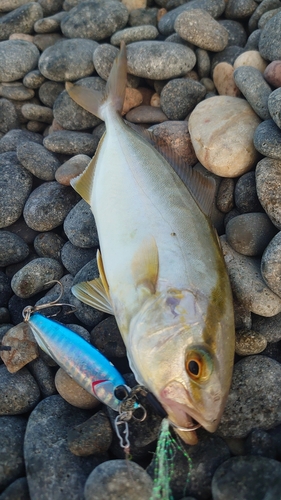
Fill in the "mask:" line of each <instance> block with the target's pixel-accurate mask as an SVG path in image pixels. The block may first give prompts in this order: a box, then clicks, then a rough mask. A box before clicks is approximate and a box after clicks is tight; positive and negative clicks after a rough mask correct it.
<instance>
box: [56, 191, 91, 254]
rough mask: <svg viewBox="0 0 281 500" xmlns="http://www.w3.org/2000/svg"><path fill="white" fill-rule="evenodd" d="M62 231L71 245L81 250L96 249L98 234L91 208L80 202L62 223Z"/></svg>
mask: <svg viewBox="0 0 281 500" xmlns="http://www.w3.org/2000/svg"><path fill="white" fill-rule="evenodd" d="M64 231H65V234H66V236H67V237H68V239H69V241H70V242H71V243H72V245H74V246H77V247H81V248H92V247H95V248H97V246H98V234H97V228H96V224H95V219H94V216H93V214H92V212H91V208H90V207H89V205H88V203H86V201H84V200H80V201H79V202H78V203H77V204H76V205H75V207H73V208H72V210H71V211H70V212H69V214H68V215H67V217H66V218H65V221H64Z"/></svg>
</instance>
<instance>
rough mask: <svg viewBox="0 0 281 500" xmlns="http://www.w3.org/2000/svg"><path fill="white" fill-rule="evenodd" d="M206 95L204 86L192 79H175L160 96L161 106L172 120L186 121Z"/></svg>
mask: <svg viewBox="0 0 281 500" xmlns="http://www.w3.org/2000/svg"><path fill="white" fill-rule="evenodd" d="M205 94H206V89H205V87H204V85H202V84H201V83H199V82H196V81H195V80H192V79H191V78H175V79H173V80H171V81H169V82H168V83H167V85H165V87H164V88H163V90H162V92H161V95H160V104H161V108H162V109H163V111H164V113H165V114H166V115H167V117H168V118H169V119H170V120H184V119H185V118H186V116H187V115H188V113H190V111H192V110H193V109H194V108H195V106H196V104H198V103H199V102H200V101H202V100H203V98H204V96H205Z"/></svg>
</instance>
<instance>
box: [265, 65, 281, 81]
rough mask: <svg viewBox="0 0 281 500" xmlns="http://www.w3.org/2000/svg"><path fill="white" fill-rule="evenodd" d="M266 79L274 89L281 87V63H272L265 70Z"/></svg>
mask: <svg viewBox="0 0 281 500" xmlns="http://www.w3.org/2000/svg"><path fill="white" fill-rule="evenodd" d="M263 76H264V78H265V79H266V81H267V82H268V83H269V84H270V85H272V87H280V86H281V61H272V62H271V63H270V64H269V65H268V66H267V67H266V69H265V71H264V74H263Z"/></svg>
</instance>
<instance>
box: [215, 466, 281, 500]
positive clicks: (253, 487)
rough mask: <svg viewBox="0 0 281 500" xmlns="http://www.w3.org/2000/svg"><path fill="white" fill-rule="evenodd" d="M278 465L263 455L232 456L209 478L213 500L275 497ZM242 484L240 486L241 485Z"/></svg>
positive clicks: (275, 498)
mask: <svg viewBox="0 0 281 500" xmlns="http://www.w3.org/2000/svg"><path fill="white" fill-rule="evenodd" d="M280 472H281V465H280V463H279V462H277V461H276V460H273V459H270V458H265V457H254V456H244V457H232V458H230V459H229V460H227V461H226V462H225V463H223V464H222V465H221V466H220V467H218V469H217V470H216V472H215V475H214V477H213V481H212V494H213V499H214V500H222V499H223V498H225V497H227V498H228V500H244V499H246V498H247V500H256V499H257V498H260V499H263V500H265V499H267V498H268V500H278V498H279V496H280V486H281V479H280ZM241 485H243V488H241Z"/></svg>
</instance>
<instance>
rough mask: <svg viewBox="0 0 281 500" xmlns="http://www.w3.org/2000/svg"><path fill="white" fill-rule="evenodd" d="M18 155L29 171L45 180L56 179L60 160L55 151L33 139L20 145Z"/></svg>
mask: <svg viewBox="0 0 281 500" xmlns="http://www.w3.org/2000/svg"><path fill="white" fill-rule="evenodd" d="M17 157H18V160H19V161H20V162H21V164H22V165H23V166H24V167H25V168H26V169H27V170H28V171H29V172H31V173H32V174H33V175H35V177H38V178H39V179H42V180H44V181H52V180H54V179H55V172H56V170H57V169H58V167H59V166H60V161H59V160H58V158H57V157H56V155H55V154H54V153H51V152H50V151H48V150H47V149H46V148H44V146H41V144H37V143H35V142H32V141H27V142H23V141H22V142H21V143H20V144H19V145H18V147H17Z"/></svg>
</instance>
